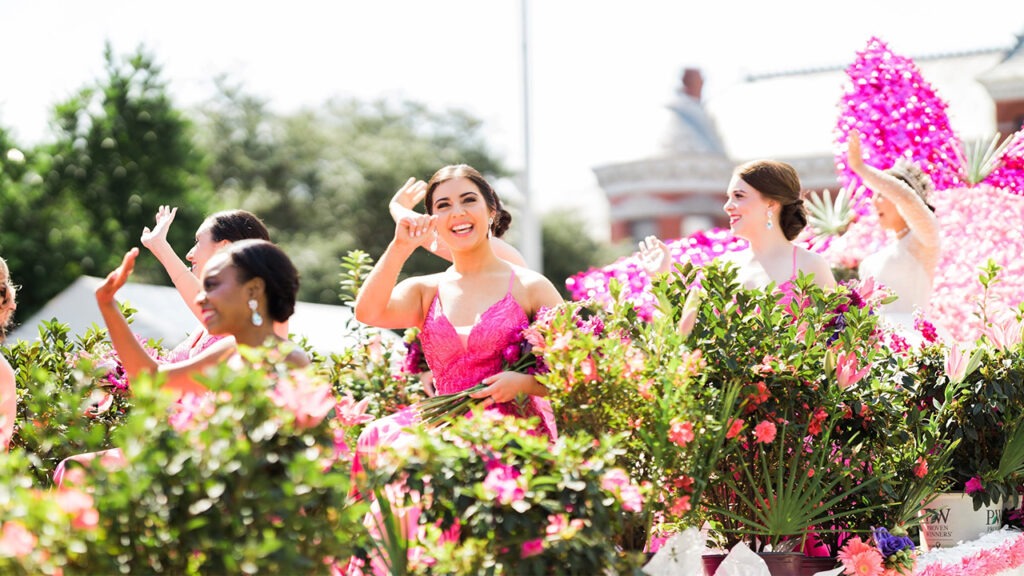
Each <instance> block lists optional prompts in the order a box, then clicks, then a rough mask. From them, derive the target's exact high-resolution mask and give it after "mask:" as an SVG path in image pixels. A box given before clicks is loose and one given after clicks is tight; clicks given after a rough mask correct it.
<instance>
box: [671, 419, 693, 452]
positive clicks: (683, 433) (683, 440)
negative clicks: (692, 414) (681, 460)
mask: <svg viewBox="0 0 1024 576" xmlns="http://www.w3.org/2000/svg"><path fill="white" fill-rule="evenodd" d="M693 437H694V436H693V424H692V423H690V422H680V421H679V420H673V421H672V425H671V426H670V427H669V430H668V439H669V441H670V442H672V443H674V444H678V445H679V446H682V447H684V448H685V447H686V445H687V444H689V443H690V442H692V441H693Z"/></svg>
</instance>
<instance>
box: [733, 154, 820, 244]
mask: <svg viewBox="0 0 1024 576" xmlns="http://www.w3.org/2000/svg"><path fill="white" fill-rule="evenodd" d="M735 174H736V176H738V177H739V178H741V179H742V180H743V181H744V182H746V183H747V184H749V185H750V186H751V187H752V188H754V189H755V190H757V191H758V192H760V193H761V196H763V197H764V198H766V199H769V200H774V201H776V202H778V203H779V206H781V208H780V210H779V228H780V229H781V230H782V234H783V235H784V236H785V237H786V240H792V239H794V238H796V237H797V235H799V234H800V232H801V231H802V230H803V229H804V228H806V227H807V209H806V208H804V201H803V199H802V198H801V197H800V190H801V187H800V177H799V176H798V175H797V173H796V170H795V169H794V168H793V167H792V166H790V165H789V164H786V163H785V162H779V161H777V160H754V161H752V162H747V163H746V164H743V165H741V166H740V167H738V168H736V172H735Z"/></svg>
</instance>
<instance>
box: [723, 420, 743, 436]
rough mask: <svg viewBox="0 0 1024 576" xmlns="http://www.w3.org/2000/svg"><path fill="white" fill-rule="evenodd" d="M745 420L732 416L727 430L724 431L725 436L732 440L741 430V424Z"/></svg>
mask: <svg viewBox="0 0 1024 576" xmlns="http://www.w3.org/2000/svg"><path fill="white" fill-rule="evenodd" d="M744 424H745V422H744V421H743V420H742V419H740V418H733V419H732V420H731V421H730V422H729V431H728V432H726V433H725V437H726V438H728V439H730V440H732V439H733V438H735V437H736V436H738V435H739V433H740V432H742V431H743V425H744Z"/></svg>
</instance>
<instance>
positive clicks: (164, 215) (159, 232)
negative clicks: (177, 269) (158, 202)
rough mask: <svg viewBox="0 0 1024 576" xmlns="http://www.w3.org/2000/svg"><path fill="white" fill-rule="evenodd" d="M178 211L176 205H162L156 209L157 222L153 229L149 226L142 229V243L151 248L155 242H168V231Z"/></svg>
mask: <svg viewBox="0 0 1024 576" xmlns="http://www.w3.org/2000/svg"><path fill="white" fill-rule="evenodd" d="M177 213H178V209H177V208H176V207H175V208H171V207H170V206H161V207H160V208H159V209H158V210H157V211H156V224H155V225H153V229H152V230H150V229H149V226H146V227H145V228H143V229H142V237H141V238H140V239H139V240H140V241H141V242H142V245H143V246H145V247H146V248H149V247H150V246H151V245H152V244H153V243H154V242H158V241H163V242H167V231H168V230H170V229H171V223H172V222H174V215H175V214H177Z"/></svg>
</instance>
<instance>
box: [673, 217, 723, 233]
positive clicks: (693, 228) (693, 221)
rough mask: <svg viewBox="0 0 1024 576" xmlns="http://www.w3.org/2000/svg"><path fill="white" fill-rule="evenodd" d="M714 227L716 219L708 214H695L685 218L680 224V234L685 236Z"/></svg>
mask: <svg viewBox="0 0 1024 576" xmlns="http://www.w3.org/2000/svg"><path fill="white" fill-rule="evenodd" d="M714 227H715V221H714V220H712V219H711V217H710V216H708V215H707V214H694V215H692V216H687V217H685V218H683V222H682V224H681V225H680V226H679V236H680V237H681V238H685V237H686V236H689V235H690V234H693V233H694V232H700V231H701V230H711V229H712V228H714Z"/></svg>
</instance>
